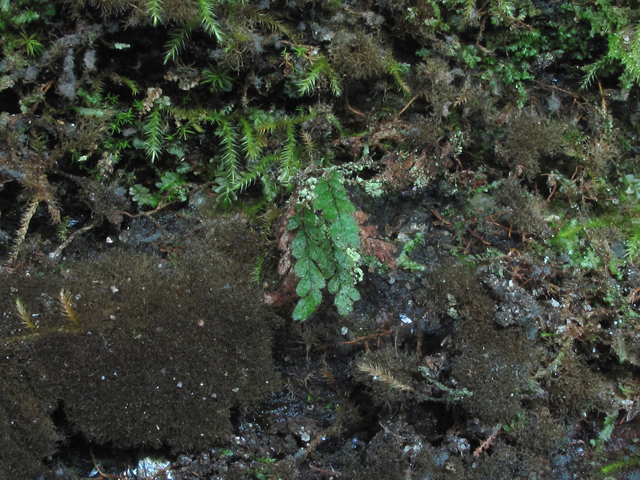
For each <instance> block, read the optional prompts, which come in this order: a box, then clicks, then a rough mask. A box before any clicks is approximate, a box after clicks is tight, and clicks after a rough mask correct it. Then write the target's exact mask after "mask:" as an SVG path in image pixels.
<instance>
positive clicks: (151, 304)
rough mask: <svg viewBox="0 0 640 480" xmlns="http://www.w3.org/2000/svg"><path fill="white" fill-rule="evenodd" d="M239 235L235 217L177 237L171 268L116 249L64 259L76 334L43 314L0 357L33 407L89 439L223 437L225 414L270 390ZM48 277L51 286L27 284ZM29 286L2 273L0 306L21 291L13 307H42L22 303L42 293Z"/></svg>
mask: <svg viewBox="0 0 640 480" xmlns="http://www.w3.org/2000/svg"><path fill="white" fill-rule="evenodd" d="M248 238H250V232H249V231H248V230H247V229H246V227H245V226H244V224H242V222H234V221H231V220H226V221H225V222H219V223H218V224H217V225H213V226H211V225H210V226H209V228H206V229H205V228H203V229H201V230H200V231H199V233H198V234H197V235H194V236H193V237H191V238H190V239H188V240H185V243H184V246H183V251H182V253H181V254H180V255H179V256H177V257H175V258H174V262H173V263H169V262H162V261H161V260H160V259H157V258H156V259H152V258H147V257H145V256H143V255H141V254H138V253H131V252H123V251H113V252H109V253H106V254H103V255H100V256H98V257H97V258H94V259H89V260H84V261H80V262H78V263H74V264H72V266H71V268H69V269H68V270H67V272H66V276H67V279H66V280H64V282H63V283H64V284H65V288H66V289H67V290H68V291H69V292H71V293H72V294H73V295H74V296H73V297H72V298H73V299H74V302H75V308H76V311H77V317H78V319H79V323H80V325H81V328H80V329H78V330H76V331H69V330H61V329H59V328H56V329H53V328H49V327H48V326H47V325H46V323H47V322H48V320H46V318H48V316H45V318H43V319H42V320H41V322H40V326H39V328H38V331H40V332H41V333H40V334H39V335H37V336H35V337H25V340H24V341H21V342H18V341H15V337H16V335H15V334H14V335H9V336H6V337H5V338H4V339H3V340H4V346H3V347H1V348H2V350H3V351H2V358H5V357H7V356H8V357H10V362H9V364H10V366H11V368H15V369H22V370H23V371H24V372H25V374H24V377H23V382H25V384H23V385H22V388H33V390H34V395H35V398H37V399H38V400H39V401H41V402H44V403H45V404H51V403H53V404H56V403H57V402H58V401H60V402H61V405H63V410H64V413H65V415H66V417H67V418H68V420H69V421H70V422H71V424H72V425H74V428H75V429H77V432H78V433H80V434H82V435H84V436H85V437H86V438H87V439H88V440H90V441H93V442H97V443H104V442H112V443H113V444H114V445H115V446H118V447H130V446H135V445H142V444H145V445H150V446H153V447H160V446H162V445H169V446H171V447H173V448H175V449H181V450H185V449H196V448H199V449H202V448H206V447H207V446H208V445H211V443H212V442H213V441H214V440H215V439H219V438H226V436H227V435H228V433H229V432H230V428H231V425H230V420H229V416H230V409H231V408H232V407H242V406H246V405H249V404H251V403H252V402H254V401H257V400H259V399H261V398H262V397H263V396H264V395H265V394H266V393H267V392H269V391H270V390H271V386H272V385H273V383H274V372H273V369H272V362H271V345H270V338H271V333H270V329H269V326H268V321H269V317H268V315H267V314H266V312H265V310H264V309H263V308H262V306H261V295H260V292H259V291H258V290H257V289H256V287H255V286H254V285H253V284H252V283H251V267H252V265H253V260H255V252H254V251H253V250H252V246H251V245H252V242H248V241H247V239H248ZM47 275H50V274H47ZM49 279H51V280H52V283H53V284H57V283H60V280H59V279H57V278H55V277H54V278H46V277H45V278H39V277H38V278H37V279H36V282H35V284H36V286H37V287H41V286H42V283H43V282H46V281H47V280H49ZM31 284H32V278H31V277H26V278H16V277H6V276H5V277H3V278H2V283H1V285H0V287H1V288H0V290H1V291H2V298H3V300H4V299H7V302H5V303H6V304H7V305H10V303H9V302H8V299H9V298H10V297H9V294H10V291H11V289H12V288H13V289H17V290H18V291H19V292H20V293H21V295H24V293H25V292H27V291H29V292H32V293H33V296H28V297H27V296H26V295H24V298H23V300H24V302H25V304H27V305H28V306H29V307H30V308H31V310H32V312H33V313H36V311H38V310H37V307H40V306H42V305H39V304H38V302H33V301H32V299H37V298H39V297H42V295H41V294H42V293H43V292H38V293H36V292H37V289H38V288H34V287H33V286H32V285H31ZM56 287H57V286H56ZM49 289H50V290H54V289H52V288H51V287H49ZM47 291H48V290H46V289H45V292H47ZM54 291H55V290H54ZM51 295H52V294H51V293H46V295H45V298H49V297H50V296H51ZM11 305H12V303H11ZM17 321H18V319H17V318H16V322H17ZM12 394H13V395H15V394H16V393H14V392H13V391H9V392H5V394H4V395H5V398H6V395H12ZM16 421H18V419H17V418H16Z"/></svg>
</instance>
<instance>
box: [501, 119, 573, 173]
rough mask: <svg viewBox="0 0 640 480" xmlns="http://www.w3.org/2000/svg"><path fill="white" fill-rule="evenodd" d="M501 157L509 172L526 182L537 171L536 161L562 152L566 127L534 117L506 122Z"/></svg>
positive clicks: (538, 168) (537, 163) (538, 170)
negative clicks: (509, 168) (510, 170)
mask: <svg viewBox="0 0 640 480" xmlns="http://www.w3.org/2000/svg"><path fill="white" fill-rule="evenodd" d="M509 127H510V128H509V131H508V133H507V138H506V140H505V142H504V146H503V149H502V152H501V153H502V155H503V156H504V158H506V159H507V161H508V162H509V164H510V166H511V168H512V170H514V171H515V172H518V174H519V173H520V172H521V173H522V174H523V175H524V176H525V177H526V178H527V179H532V178H534V177H535V176H536V175H537V174H538V173H539V172H540V158H541V157H542V156H545V155H546V156H550V155H554V154H556V153H559V152H560V151H562V148H563V146H564V144H565V140H564V137H563V134H564V131H565V130H566V127H565V126H564V125H563V124H559V123H556V122H551V121H550V120H549V119H547V118H545V117H541V116H537V115H527V114H520V115H517V116H514V117H513V118H512V119H511V120H510V122H509Z"/></svg>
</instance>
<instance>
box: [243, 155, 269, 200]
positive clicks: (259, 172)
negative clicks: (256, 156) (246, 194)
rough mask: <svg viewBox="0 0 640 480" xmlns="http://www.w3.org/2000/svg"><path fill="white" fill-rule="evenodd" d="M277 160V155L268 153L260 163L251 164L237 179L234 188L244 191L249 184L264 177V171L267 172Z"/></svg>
mask: <svg viewBox="0 0 640 480" xmlns="http://www.w3.org/2000/svg"><path fill="white" fill-rule="evenodd" d="M277 161H278V156H277V155H268V156H266V157H264V158H263V159H262V160H261V161H260V163H258V164H256V165H253V166H251V167H250V168H249V169H248V170H247V171H246V172H243V173H242V175H240V177H239V178H238V179H237V180H236V182H235V184H234V185H233V187H232V189H233V190H234V191H236V192H238V193H242V192H243V191H245V190H246V189H247V188H248V187H249V185H251V184H252V183H254V182H255V181H256V180H258V179H259V178H260V177H262V176H263V175H264V173H265V172H267V171H268V170H269V169H270V168H271V167H272V166H273V165H274V164H275V163H276V162H277Z"/></svg>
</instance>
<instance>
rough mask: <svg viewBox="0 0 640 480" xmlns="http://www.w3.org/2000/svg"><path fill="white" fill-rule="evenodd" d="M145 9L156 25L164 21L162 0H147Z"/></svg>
mask: <svg viewBox="0 0 640 480" xmlns="http://www.w3.org/2000/svg"><path fill="white" fill-rule="evenodd" d="M145 11H146V12H147V15H149V17H150V18H151V23H153V26H154V27H155V26H156V25H157V24H158V23H162V15H163V14H164V9H163V8H162V0H146V5H145Z"/></svg>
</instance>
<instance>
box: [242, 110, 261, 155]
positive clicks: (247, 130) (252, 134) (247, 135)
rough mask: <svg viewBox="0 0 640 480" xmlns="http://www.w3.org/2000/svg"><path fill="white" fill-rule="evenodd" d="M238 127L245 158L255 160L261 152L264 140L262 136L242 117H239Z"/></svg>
mask: <svg viewBox="0 0 640 480" xmlns="http://www.w3.org/2000/svg"><path fill="white" fill-rule="evenodd" d="M239 122H240V128H241V129H242V140H241V144H242V149H243V150H244V152H245V153H246V154H247V158H249V160H251V161H254V162H255V161H256V160H257V159H258V157H259V156H260V154H261V153H262V147H263V146H264V142H263V139H262V136H259V135H257V132H256V131H255V130H254V129H253V127H252V126H251V124H250V123H249V122H248V121H247V120H246V119H245V118H243V117H240V120H239Z"/></svg>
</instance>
